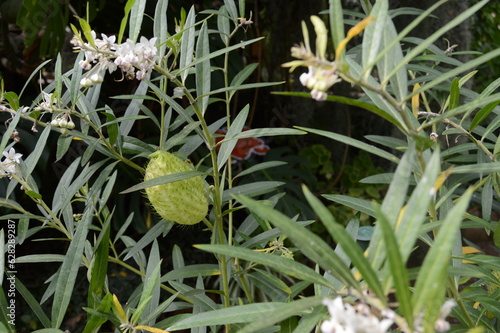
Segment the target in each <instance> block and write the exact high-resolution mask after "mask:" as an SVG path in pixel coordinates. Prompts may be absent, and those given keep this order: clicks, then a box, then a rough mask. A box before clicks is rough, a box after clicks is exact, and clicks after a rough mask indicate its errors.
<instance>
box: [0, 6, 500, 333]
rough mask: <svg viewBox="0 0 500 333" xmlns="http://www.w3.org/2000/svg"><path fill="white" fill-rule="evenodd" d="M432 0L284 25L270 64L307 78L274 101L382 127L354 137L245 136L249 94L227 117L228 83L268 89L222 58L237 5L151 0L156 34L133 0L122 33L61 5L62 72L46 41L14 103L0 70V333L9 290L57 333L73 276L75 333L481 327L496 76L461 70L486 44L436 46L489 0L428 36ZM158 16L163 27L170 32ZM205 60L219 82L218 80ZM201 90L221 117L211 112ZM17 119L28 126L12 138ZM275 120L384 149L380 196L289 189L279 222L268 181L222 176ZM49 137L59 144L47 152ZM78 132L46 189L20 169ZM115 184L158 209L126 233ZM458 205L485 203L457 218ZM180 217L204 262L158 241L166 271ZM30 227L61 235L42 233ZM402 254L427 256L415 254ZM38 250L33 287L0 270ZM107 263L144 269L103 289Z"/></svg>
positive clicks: (57, 148) (231, 40)
mask: <svg viewBox="0 0 500 333" xmlns="http://www.w3.org/2000/svg"><path fill="white" fill-rule="evenodd" d="M445 2H446V0H441V1H437V2H436V3H435V4H434V5H432V7H431V8H429V9H427V10H425V11H417V10H408V11H407V12H405V13H409V14H411V15H414V19H413V20H412V21H411V23H410V24H409V25H408V26H406V27H404V28H403V29H402V31H397V30H396V28H395V25H394V23H393V18H394V17H395V16H397V15H399V14H401V11H398V10H397V9H393V8H389V1H388V0H379V1H376V2H375V3H374V4H372V3H370V2H369V1H362V2H361V4H362V8H363V12H359V13H356V15H354V16H350V15H352V13H348V12H344V11H343V8H342V2H341V1H340V0H330V1H329V8H328V9H327V10H326V11H325V12H322V13H318V14H317V15H314V16H312V17H311V18H310V22H309V21H307V22H302V23H301V26H302V32H303V40H302V41H299V40H297V41H296V42H297V44H296V45H294V46H291V54H290V57H291V58H290V61H289V62H287V63H285V64H283V67H285V68H289V69H290V71H291V73H292V75H293V76H294V77H295V76H296V77H297V78H298V81H299V82H300V84H301V85H302V86H303V87H304V88H303V89H304V90H305V92H281V93H279V94H281V95H284V96H300V97H303V98H312V99H314V100H316V101H318V102H323V103H327V105H328V103H329V102H333V103H343V104H347V105H351V106H354V107H357V108H361V109H363V110H365V111H366V112H367V113H368V112H371V113H373V114H374V115H375V116H377V117H381V118H383V119H385V120H386V121H387V122H389V123H390V124H392V125H393V128H394V131H393V132H391V135H388V136H375V135H370V133H366V134H367V137H366V138H367V140H364V141H361V140H357V139H354V138H351V137H348V136H344V135H341V134H338V133H334V132H330V131H325V130H319V129H314V128H306V127H300V126H299V127H296V128H254V129H249V128H248V127H246V126H245V125H246V124H247V120H248V117H249V111H250V106H249V105H246V106H244V107H243V108H241V109H240V110H239V111H238V112H237V114H236V115H235V116H233V117H232V115H231V109H232V107H233V104H234V100H233V99H234V97H235V94H236V93H237V92H238V91H241V90H244V89H254V88H261V87H268V86H277V85H279V84H281V82H264V83H263V82H260V83H246V81H247V80H248V79H249V78H250V77H251V74H252V72H253V71H254V70H255V69H256V68H257V66H256V64H248V65H246V66H243V67H242V68H241V69H240V70H239V72H238V73H236V74H231V73H230V71H229V70H228V69H229V65H230V59H231V58H230V55H231V54H233V53H235V52H239V50H240V49H241V48H244V47H247V46H249V45H251V44H252V43H256V42H258V41H259V40H260V39H261V38H255V39H248V38H247V39H243V40H242V39H239V38H235V36H237V33H239V32H240V31H243V30H245V29H247V28H248V26H250V25H251V24H252V19H251V14H250V13H248V12H247V11H246V10H245V1H239V3H238V4H236V3H235V2H234V0H225V1H224V2H223V3H224V4H223V5H222V6H221V7H220V8H219V9H217V10H206V11H204V12H199V13H197V12H195V9H194V7H193V8H191V9H189V10H188V11H187V12H186V11H183V12H182V14H181V17H176V18H173V17H171V16H170V14H169V13H168V12H167V7H168V1H166V0H165V1H163V0H160V1H157V2H156V4H155V6H156V8H155V14H154V17H152V24H153V29H152V30H153V35H152V37H151V36H149V37H145V36H142V35H141V26H142V23H143V18H145V15H144V10H145V5H146V0H137V1H132V0H129V1H127V2H126V5H125V16H124V18H123V20H122V24H121V27H120V30H119V33H118V34H117V35H109V36H108V35H106V34H105V33H108V32H96V31H94V30H93V29H92V27H91V26H90V24H89V22H88V21H87V20H86V19H83V18H80V19H78V20H79V26H78V27H76V26H71V29H72V33H73V38H72V39H71V44H72V47H73V48H74V51H75V52H76V53H77V56H76V60H75V62H74V65H72V66H71V65H69V68H70V69H69V70H67V71H63V68H68V67H67V66H68V64H64V66H63V63H62V62H63V60H62V58H61V56H58V57H57V59H55V61H54V72H55V77H54V80H53V82H51V83H49V84H47V85H45V86H43V87H42V90H41V92H40V95H39V96H38V97H37V98H35V99H34V100H33V102H32V103H31V104H30V105H21V104H20V101H21V100H23V99H22V93H23V92H21V93H20V94H19V95H18V94H16V93H14V92H6V91H4V86H3V83H2V91H1V96H0V101H1V105H0V111H2V114H3V115H7V118H8V119H7V121H6V122H5V125H6V127H5V129H6V130H5V131H4V134H3V136H2V140H1V145H0V151H1V152H2V158H1V160H0V177H1V178H2V179H1V181H2V183H1V184H3V185H2V186H4V185H5V188H2V189H1V190H0V195H1V198H0V206H1V207H2V214H3V215H2V216H1V220H2V221H1V223H2V225H3V229H2V230H1V231H0V248H1V249H2V251H3V253H4V254H5V256H4V257H2V264H1V265H0V266H1V267H0V269H1V271H0V274H1V275H2V281H3V286H4V288H2V293H1V294H0V296H1V297H0V303H1V304H2V306H1V309H2V310H1V316H0V331H2V332H16V330H20V329H21V326H20V325H21V320H20V316H21V313H20V312H19V311H20V310H19V311H18V312H17V313H16V311H15V306H16V304H21V302H23V303H24V304H25V305H26V306H27V307H28V308H29V309H30V310H31V311H32V317H36V318H37V320H38V324H37V325H35V326H36V327H32V329H33V330H37V331H38V332H46V333H49V332H50V333H55V332H63V330H65V329H66V328H65V324H64V322H65V319H67V315H68V312H69V309H70V308H71V304H72V300H73V299H74V297H75V293H76V287H77V282H78V285H79V288H80V289H81V284H82V282H81V279H80V278H78V279H77V276H79V273H80V274H83V276H85V278H84V280H85V283H84V285H85V289H86V299H85V300H84V303H85V304H84V305H83V310H84V311H85V312H86V319H85V326H84V329H83V332H85V333H90V332H101V331H113V330H114V331H115V332H128V333H132V332H154V333H158V332H165V331H168V332H175V331H180V330H183V331H184V332H185V331H186V330H187V331H191V332H240V333H244V332H297V333H303V332H323V333H334V332H335V333H340V332H349V333H351V332H352V333H362V332H366V333H367V332H370V333H372V332H406V333H417V332H498V331H499V330H500V323H499V320H498V318H500V307H499V306H498V305H499V304H500V288H499V286H500V259H499V257H498V246H499V244H500V236H499V235H500V227H499V224H498V221H494V220H493V219H494V217H493V216H494V215H493V214H492V212H493V211H495V210H496V211H498V210H499V209H500V207H499V205H500V204H499V202H498V195H499V194H500V162H499V160H500V157H499V152H500V139H499V137H498V128H499V126H500V108H499V107H498V104H499V103H500V93H499V92H498V87H499V85H500V79H495V80H493V82H492V83H490V84H489V85H487V87H486V88H485V89H484V90H483V91H478V92H476V91H474V90H471V88H470V87H471V85H469V84H468V83H469V81H471V82H472V80H473V79H474V75H475V74H476V71H475V68H476V67H478V66H479V65H481V64H483V63H485V62H488V61H490V60H492V59H495V58H496V59H498V57H500V48H497V49H494V50H491V51H489V52H488V53H485V54H477V53H473V52H472V53H471V54H472V57H471V59H472V60H470V61H468V62H460V61H459V60H457V59H456V57H454V55H455V52H456V51H455V50H454V49H451V50H442V49H440V48H439V47H437V46H436V45H435V44H434V43H435V42H436V41H438V40H441V39H442V38H443V35H444V34H445V33H446V32H448V31H450V30H451V29H452V28H454V27H456V26H458V25H459V24H460V23H462V22H463V21H464V20H466V19H467V18H469V17H470V16H472V15H473V14H474V13H476V12H477V11H479V10H481V8H482V7H483V6H484V5H485V4H486V3H487V2H488V0H482V1H477V2H476V3H475V4H473V5H471V6H470V8H468V9H467V10H466V11H464V12H463V13H460V14H459V15H458V16H456V17H455V18H453V19H452V20H451V21H450V22H448V23H446V24H445V25H444V26H443V27H442V28H440V29H439V30H437V31H435V32H434V33H433V34H432V35H431V36H428V37H427V38H425V39H418V38H415V37H412V35H411V33H412V31H413V30H414V29H418V27H419V25H420V24H422V22H423V21H424V19H426V18H428V17H429V16H430V15H432V13H433V11H434V10H435V9H436V8H438V7H439V6H441V5H442V4H444V3H445ZM167 20H168V21H169V22H173V21H174V20H175V30H173V31H169V28H168V27H169V25H167ZM298 24H300V23H298ZM311 27H312V28H313V30H311V31H310V28H311ZM127 28H128V33H126V30H127ZM344 29H346V30H347V33H346V32H345V31H346V30H344ZM215 45H217V46H218V47H215ZM221 45H222V46H221ZM45 65H47V62H44V63H42V64H41V65H40V66H39V67H38V68H37V69H36V70H35V72H34V73H33V75H32V77H36V75H37V73H38V72H39V71H40V70H41V69H42V68H43V67H44V66H45ZM215 75H220V76H221V77H222V78H223V79H222V82H223V84H222V85H220V84H219V85H214V76H215ZM30 79H31V78H30ZM111 81H118V82H115V83H114V84H126V83H127V82H129V83H134V85H133V86H134V87H135V88H134V89H135V91H134V92H133V93H131V94H123V95H119V96H112V98H111V100H121V101H124V102H127V103H129V104H128V106H127V107H126V109H125V110H124V112H120V113H117V112H116V111H117V110H113V107H112V106H110V105H108V104H111V105H112V103H110V102H109V100H110V99H109V98H108V99H107V100H106V98H105V97H103V96H101V95H103V94H101V92H102V91H104V89H103V87H105V86H106V84H109V83H110V82H111ZM340 84H349V85H351V86H352V87H353V89H356V90H357V91H359V92H361V93H360V94H359V96H358V97H359V98H348V97H343V96H338V95H336V94H335V91H336V85H340ZM333 103H332V105H334V104H333ZM217 104H219V105H223V109H225V110H226V115H225V116H223V117H222V118H220V119H216V120H214V119H213V118H214V117H213V116H212V114H211V108H212V107H213V106H214V105H217ZM122 111H123V110H122ZM304 112H307V110H304ZM332 112H334V111H333V110H332ZM209 115H210V117H209ZM209 119H210V120H209ZM26 124H28V127H29V128H31V131H32V133H31V134H30V133H29V132H28V131H26V132H21V130H20V126H21V125H26ZM138 126H147V128H148V132H149V133H150V134H151V137H149V138H147V139H145V138H144V137H143V136H138V135H136V134H135V133H137V132H136V131H135V129H136V128H137V127H138ZM221 129H222V130H221ZM23 135H32V136H36V137H37V138H38V139H37V140H38V141H37V142H36V145H34V146H33V147H32V149H31V151H29V152H26V151H23V150H22V149H19V148H18V147H19V146H20V145H21V144H22V139H23V138H22V137H23ZM283 135H289V136H295V135H309V136H312V137H314V136H321V137H325V138H328V139H331V140H334V141H338V142H341V143H343V144H347V145H350V146H353V147H355V148H357V149H360V150H364V151H367V152H369V153H371V154H373V155H375V156H377V157H378V158H380V159H383V160H386V161H387V164H388V165H392V166H393V167H392V168H388V169H387V170H386V171H387V172H385V173H383V174H378V175H373V176H370V177H368V178H365V179H363V180H362V181H363V182H366V183H371V184H385V185H387V191H386V192H385V194H384V197H383V199H382V200H381V201H380V202H376V201H372V200H367V199H361V198H356V197H350V196H347V195H340V194H328V193H326V194H324V195H323V196H321V197H318V196H316V195H314V194H313V192H312V191H310V190H309V189H308V188H307V187H306V186H303V187H302V190H303V195H304V197H305V200H306V202H307V204H308V205H309V206H310V208H311V209H312V211H313V212H314V213H315V215H316V217H317V219H316V220H315V221H311V220H302V216H301V215H298V216H286V215H285V214H284V213H283V212H281V211H279V210H278V209H277V207H279V205H278V203H279V201H280V200H281V198H282V197H283V193H282V191H281V190H280V187H281V185H283V183H282V182H279V181H275V180H273V179H268V180H266V181H257V182H255V181H253V182H252V181H248V182H243V183H239V182H238V180H239V177H244V176H248V175H252V174H258V173H262V172H265V171H266V170H267V169H269V168H276V167H280V166H282V165H283V162H281V161H264V162H261V163H257V164H255V165H253V166H252V167H251V168H248V169H243V170H236V168H235V167H234V163H232V162H233V161H234V160H235V157H234V156H233V155H232V152H233V150H234V149H235V147H236V145H237V144H238V142H241V140H244V139H249V138H255V139H256V140H257V143H258V145H260V146H259V147H260V149H262V150H261V151H262V153H265V152H267V151H268V150H269V147H267V146H266V145H265V144H264V141H262V140H261V139H259V138H265V137H269V136H283ZM54 137H56V141H57V145H49V142H51V140H50V139H51V138H54ZM151 138H154V141H153V140H151ZM20 140H21V142H19V141H20ZM75 143H79V144H83V145H84V147H85V149H84V150H83V151H82V153H81V154H80V155H79V156H77V157H76V158H75V159H74V160H73V161H72V162H71V163H70V165H69V166H68V167H67V168H66V169H65V170H64V172H63V173H62V174H61V175H60V177H59V179H57V180H56V181H57V183H56V184H55V186H54V188H55V190H54V191H53V193H50V194H48V193H46V192H45V191H42V189H41V188H40V186H39V184H40V178H41V174H40V173H39V172H40V171H37V170H38V167H39V166H40V165H42V164H43V163H46V161H44V159H46V158H47V157H46V156H47V154H48V153H47V152H52V153H51V154H48V155H49V156H51V157H49V158H52V159H53V158H54V156H55V158H56V159H57V160H58V159H61V158H62V157H64V156H65V154H67V152H68V150H69V149H70V147H71V146H72V145H74V144H75ZM271 150H272V147H271ZM19 151H23V152H22V153H20V152H19ZM256 152H258V150H256ZM50 162H53V160H52V161H51V160H49V163H50ZM131 175H132V176H131ZM123 177H134V183H135V184H134V185H133V186H131V187H128V188H123V186H121V181H120V179H123ZM117 192H119V193H117ZM137 193H140V195H139V196H133V195H134V194H137ZM117 196H118V197H119V196H121V197H124V198H125V199H124V200H125V201H126V202H130V200H144V201H147V204H146V208H147V209H148V210H149V211H150V212H151V214H153V215H155V216H158V221H159V222H157V223H155V224H152V225H150V226H149V228H148V229H147V232H145V233H144V234H143V235H142V237H138V238H139V239H134V237H132V233H130V229H131V225H132V222H133V221H134V219H136V218H137V216H135V215H134V212H133V211H126V209H128V208H131V206H132V204H130V205H125V206H120V209H121V210H125V211H120V212H119V213H118V212H117V210H118V208H117V206H116V203H114V202H113V198H116V197H117ZM127 196H128V197H130V198H131V199H126V198H127ZM334 203H335V204H340V205H343V206H346V207H349V208H351V209H352V210H353V211H357V212H359V213H357V214H354V215H353V216H352V219H350V220H348V221H341V220H337V219H336V217H335V216H334V213H332V211H331V210H330V209H329V208H328V207H327V205H328V204H334ZM471 205H475V206H479V207H480V211H481V214H472V213H469V208H470V207H471ZM360 214H365V215H367V216H369V217H371V218H372V220H373V221H374V223H373V225H372V226H370V227H369V230H370V233H371V236H370V239H369V243H368V246H367V247H366V248H362V247H361V246H360V242H359V237H358V236H359V232H360V219H359V216H360ZM118 216H119V217H120V218H121V217H123V218H122V219H121V220H120V221H118V224H117V222H113V221H115V220H116V219H117V218H118ZM178 224H180V225H195V226H188V227H184V228H181V229H180V232H186V233H192V232H197V233H198V232H199V233H207V234H208V235H210V237H209V239H210V244H192V245H193V246H194V247H195V248H196V249H197V250H198V251H200V253H201V252H203V253H211V256H213V257H214V258H215V260H214V261H211V262H208V263H197V264H186V263H185V261H184V256H183V252H182V249H181V248H180V247H179V246H174V248H173V250H172V253H171V254H168V256H171V258H172V262H173V265H171V264H168V265H167V264H166V263H165V260H164V258H165V257H166V256H167V254H165V253H161V252H160V244H161V243H165V242H175V241H176V240H175V239H171V238H169V235H168V234H169V232H170V230H171V229H172V227H174V228H175V225H178ZM312 224H322V225H323V226H324V230H326V232H325V233H326V234H325V235H322V234H317V233H314V232H312V231H311V228H310V226H311V225H312ZM116 225H118V226H119V227H118V228H116V227H114V226H116ZM467 228H481V229H484V231H485V232H486V234H488V235H490V237H492V239H493V241H494V242H495V245H496V246H497V248H496V251H497V252H496V254H497V255H491V254H486V253H482V252H481V251H480V250H481V249H480V248H478V247H477V246H476V245H474V244H473V243H471V242H470V241H467V240H465V239H464V237H463V235H462V231H463V230H464V229H467ZM46 229H52V231H53V232H55V233H56V234H57V235H58V236H56V237H53V238H51V239H44V236H43V233H42V232H43V231H44V230H46ZM14 235H15V236H14ZM330 240H333V242H331V241H330ZM34 241H39V242H38V243H37V244H41V243H40V242H58V243H59V244H61V245H60V248H61V249H64V254H62V255H61V254H56V253H38V254H28V255H24V256H18V257H15V256H14V255H12V249H14V248H16V247H17V248H18V249H19V248H21V247H29V246H32V245H30V244H33V243H32V242H34ZM416 249H425V250H424V252H425V254H424V258H423V260H422V261H421V263H420V264H418V265H416V267H415V265H411V266H410V259H411V257H412V254H413V253H414V251H415V250H416ZM214 262H215V263H214ZM34 263H46V264H51V265H55V267H58V269H57V270H55V272H54V273H53V275H52V276H50V278H49V279H48V280H47V281H46V288H45V289H44V291H43V295H42V296H41V298H38V296H35V294H38V292H36V293H35V291H34V290H30V287H29V283H28V282H29V281H26V280H24V279H23V277H22V276H16V268H15V267H19V266H21V265H22V266H25V265H26V266H29V265H30V264H34ZM110 264H113V265H118V266H120V267H121V268H123V269H124V270H126V271H127V272H128V274H132V275H136V276H137V277H139V278H140V280H141V281H142V283H139V284H138V285H136V286H135V287H134V288H135V289H131V290H129V291H128V295H126V296H123V294H120V295H118V294H117V292H116V291H115V290H113V285H112V283H110V280H109V278H110V276H109V274H110V272H109V265H110ZM13 287H14V288H15V292H14V293H13V294H12V293H11V292H10V291H12V290H11V289H9V288H13ZM16 295H17V296H16ZM16 297H17V299H16ZM84 297H85V296H84ZM21 300H22V301H21ZM12 304H14V307H13V306H12ZM47 305H48V306H47ZM13 309H14V310H13ZM47 309H49V311H48V310H47ZM16 316H17V318H16ZM16 325H18V326H17V327H16ZM110 327H111V328H110Z"/></svg>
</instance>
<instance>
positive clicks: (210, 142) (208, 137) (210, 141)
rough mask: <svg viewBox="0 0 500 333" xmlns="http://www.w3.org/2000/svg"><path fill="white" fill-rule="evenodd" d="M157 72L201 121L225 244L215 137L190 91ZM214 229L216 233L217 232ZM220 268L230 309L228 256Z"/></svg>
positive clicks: (216, 213)
mask: <svg viewBox="0 0 500 333" xmlns="http://www.w3.org/2000/svg"><path fill="white" fill-rule="evenodd" d="M155 70H157V71H158V72H159V73H160V74H162V75H164V76H165V77H166V78H167V79H168V80H170V81H171V82H173V83H174V84H175V85H176V86H178V87H181V88H183V90H184V95H185V96H186V98H187V99H188V101H189V103H190V104H191V106H192V107H193V110H194V112H195V114H196V117H197V118H198V120H199V121H200V125H201V128H202V131H203V137H204V141H205V143H206V145H207V147H208V149H209V151H210V159H211V162H212V173H213V174H212V177H213V182H214V187H213V188H214V193H213V207H214V208H213V211H214V217H215V223H214V228H215V229H217V232H218V238H219V243H220V244H224V239H225V237H224V219H223V217H222V189H221V184H220V173H219V167H218V164H217V151H216V150H215V138H214V137H213V135H212V134H211V133H210V130H209V128H208V124H207V122H206V120H205V118H204V117H203V113H202V112H201V110H200V108H199V106H198V104H197V102H196V99H195V98H194V97H193V95H192V94H191V92H190V91H189V89H187V88H186V87H185V86H184V84H183V83H182V82H181V81H179V79H178V78H177V77H175V76H174V75H172V74H171V73H170V72H168V71H166V70H164V69H163V68H161V67H160V66H155ZM215 229H214V232H216V231H215ZM218 260H219V267H220V271H221V276H222V290H223V293H224V297H223V301H224V307H226V308H227V307H229V306H230V299H229V277H228V274H227V262H226V256H225V255H220V257H219V259H218Z"/></svg>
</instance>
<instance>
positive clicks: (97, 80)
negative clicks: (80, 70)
mask: <svg viewBox="0 0 500 333" xmlns="http://www.w3.org/2000/svg"><path fill="white" fill-rule="evenodd" d="M103 80H104V78H103V77H102V75H101V74H99V73H95V74H94V75H92V76H91V77H90V81H92V82H93V83H101V82H102V81H103Z"/></svg>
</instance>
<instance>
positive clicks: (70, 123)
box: [66, 120, 75, 129]
mask: <svg viewBox="0 0 500 333" xmlns="http://www.w3.org/2000/svg"><path fill="white" fill-rule="evenodd" d="M66 128H69V129H73V128H75V123H74V122H73V120H70V121H68V125H66Z"/></svg>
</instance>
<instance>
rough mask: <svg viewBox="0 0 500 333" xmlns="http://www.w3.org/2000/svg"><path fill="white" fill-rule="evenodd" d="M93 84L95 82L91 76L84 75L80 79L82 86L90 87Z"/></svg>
mask: <svg viewBox="0 0 500 333" xmlns="http://www.w3.org/2000/svg"><path fill="white" fill-rule="evenodd" d="M92 84H93V82H92V81H91V80H90V79H89V78H87V77H84V78H83V79H81V81H80V85H81V86H82V87H85V88H88V87H90V86H92Z"/></svg>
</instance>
